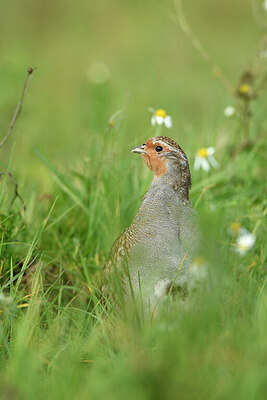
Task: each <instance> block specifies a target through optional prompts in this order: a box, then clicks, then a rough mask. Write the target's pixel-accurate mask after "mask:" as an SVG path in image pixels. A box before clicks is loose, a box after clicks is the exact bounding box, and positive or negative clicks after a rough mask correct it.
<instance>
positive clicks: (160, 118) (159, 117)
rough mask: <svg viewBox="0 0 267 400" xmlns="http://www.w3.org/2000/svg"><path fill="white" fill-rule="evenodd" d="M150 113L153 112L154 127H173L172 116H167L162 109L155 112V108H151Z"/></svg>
mask: <svg viewBox="0 0 267 400" xmlns="http://www.w3.org/2000/svg"><path fill="white" fill-rule="evenodd" d="M149 111H151V112H153V115H152V118H151V124H152V125H153V126H155V125H165V126H166V128H171V127H172V117H171V116H170V115H167V113H166V111H165V110H162V109H161V108H160V109H158V110H154V108H149Z"/></svg>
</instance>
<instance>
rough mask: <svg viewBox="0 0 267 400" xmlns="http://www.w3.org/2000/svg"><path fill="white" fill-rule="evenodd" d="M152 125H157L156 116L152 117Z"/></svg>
mask: <svg viewBox="0 0 267 400" xmlns="http://www.w3.org/2000/svg"><path fill="white" fill-rule="evenodd" d="M151 124H152V126H155V125H156V117H155V115H152V118H151Z"/></svg>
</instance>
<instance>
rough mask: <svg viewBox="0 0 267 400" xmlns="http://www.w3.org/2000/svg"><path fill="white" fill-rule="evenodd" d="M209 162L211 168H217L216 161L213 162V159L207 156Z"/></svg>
mask: <svg viewBox="0 0 267 400" xmlns="http://www.w3.org/2000/svg"><path fill="white" fill-rule="evenodd" d="M208 160H209V162H210V163H211V165H212V166H213V168H218V167H219V165H220V164H219V163H218V161H217V160H215V158H214V157H213V156H209V157H208Z"/></svg>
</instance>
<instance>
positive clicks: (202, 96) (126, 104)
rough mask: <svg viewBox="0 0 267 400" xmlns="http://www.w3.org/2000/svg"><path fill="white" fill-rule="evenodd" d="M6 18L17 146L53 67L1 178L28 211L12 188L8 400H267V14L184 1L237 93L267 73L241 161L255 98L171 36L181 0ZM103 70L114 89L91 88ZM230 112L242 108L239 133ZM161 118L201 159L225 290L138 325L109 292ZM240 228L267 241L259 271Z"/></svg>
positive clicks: (5, 302) (197, 199) (199, 293)
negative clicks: (105, 281) (144, 150)
mask: <svg viewBox="0 0 267 400" xmlns="http://www.w3.org/2000/svg"><path fill="white" fill-rule="evenodd" d="M2 3H3V4H1V9H2V11H1V15H0V34H1V38H2V39H3V40H1V44H0V48H1V53H2V57H1V63H0V84H1V91H0V111H1V118H0V132H1V138H2V137H4V135H5V132H6V130H7V128H8V126H9V123H10V121H11V117H12V114H13V112H14V109H15V106H16V104H17V101H18V98H19V95H20V90H21V89H22V85H23V79H24V78H25V74H26V69H27V67H28V66H37V69H36V71H35V74H34V77H33V80H32V83H31V86H30V89H29V92H28V93H27V96H26V98H25V103H24V108H23V111H22V114H21V116H20V117H19V119H18V120H17V122H16V125H15V128H14V130H13V132H12V134H11V136H10V138H9V139H8V141H7V143H6V144H5V146H4V147H2V148H1V149H0V152H1V153H0V155H1V171H3V172H4V171H5V172H6V171H10V172H11V173H12V174H13V176H14V177H15V179H16V181H17V182H18V183H19V192H20V194H21V195H22V197H23V199H24V201H25V204H26V210H25V211H23V210H22V204H21V202H20V200H19V199H18V198H17V199H16V201H15V203H14V204H13V205H12V206H11V205H10V202H11V200H12V197H13V194H14V186H13V184H12V182H11V181H10V179H9V178H8V176H7V175H4V176H2V177H1V181H0V284H1V289H0V320H1V323H0V399H27V400H28V399H36V398H38V399H40V400H41V399H42V398H44V399H47V398H48V397H49V398H51V399H60V398H64V399H65V398H66V399H74V398H75V399H88V398H89V399H90V398H94V399H98V398H107V399H125V398H127V399H136V398H138V399H165V398H166V399H177V398H181V399H216V400H217V399H218V400H221V399H242V400H243V399H249V400H250V399H259V400H260V399H263V398H264V396H265V393H266V391H267V385H266V358H267V339H266V327H267V312H266V311H267V294H266V286H265V285H266V251H267V248H266V239H265V238H266V223H265V218H266V201H265V200H264V194H265V188H266V184H265V180H266V179H265V175H264V169H265V164H266V159H265V155H266V144H265V141H264V134H265V133H266V111H265V110H266V94H265V93H264V90H263V89H262V90H258V86H261V87H263V85H262V84H261V82H262V80H263V78H264V76H265V74H266V58H265V59H264V58H257V57H256V54H257V51H258V49H259V43H260V39H261V38H262V36H263V34H264V32H265V31H264V29H263V28H264V26H265V30H266V18H267V17H266V13H265V14H264V12H263V11H262V10H261V6H260V4H259V3H255V4H258V7H256V14H255V15H254V17H253V13H252V12H251V8H250V2H244V1H243V0H238V1H235V2H232V1H230V0H227V1H224V2H219V3H217V2H214V1H213V0H203V1H202V2H199V4H196V2H195V1H193V0H190V1H187V2H185V13H186V16H187V18H188V21H189V23H190V25H191V27H192V29H193V31H194V33H195V35H196V37H197V38H198V40H200V41H201V42H202V43H203V44H204V47H205V48H206V49H207V51H208V52H209V54H210V56H211V59H212V60H213V61H214V62H215V63H216V64H218V65H219V66H220V67H221V68H222V69H223V70H224V72H225V73H226V75H227V76H228V79H229V80H230V81H231V84H232V85H233V87H234V88H236V90H237V88H238V85H239V82H240V77H241V75H242V74H243V72H244V71H245V70H250V71H251V72H252V73H253V74H254V76H255V85H254V86H253V87H254V89H253V90H254V91H255V92H256V93H257V97H256V98H255V99H253V100H251V101H249V107H250V109H251V110H250V111H251V116H250V126H249V138H250V140H251V141H252V143H251V144H250V146H248V147H246V148H244V149H241V147H240V146H241V145H242V143H244V142H243V141H244V124H243V122H242V118H243V116H244V113H243V112H242V107H243V106H244V105H245V100H244V98H241V97H239V98H237V97H236V96H234V97H232V96H231V95H230V94H229V93H228V92H227V91H225V89H224V88H223V86H222V85H221V83H220V81H219V80H218V79H217V78H216V77H215V76H214V75H213V74H212V72H211V70H210V66H209V65H208V64H206V63H205V62H204V61H203V60H202V59H201V57H200V55H199V54H198V53H197V52H196V51H195V50H194V49H193V47H192V44H191V43H190V41H189V40H188V38H186V37H185V36H184V34H183V32H182V31H181V29H180V28H179V27H178V26H177V25H176V24H174V23H173V22H172V21H173V13H174V6H173V3H172V2H171V1H170V2H169V1H167V0H166V1H152V0H148V1H147V2H141V1H139V2H138V1H137V2H131V1H123V0H115V1H114V2H109V1H107V0H105V1H103V2H98V1H92V2H87V1H85V0H84V1H83V0H79V1H78V2H76V3H77V4H76V5H75V9H74V6H73V2H71V1H69V0H67V1H66V0H65V1H64V2H63V1H61V0H57V1H54V2H51V4H50V3H49V4H46V6H44V5H42V4H41V3H40V2H34V1H33V0H27V1H25V2H20V1H14V2H13V4H12V7H11V6H10V5H9V4H7V3H4V2H2ZM144 3H145V4H144ZM215 3H216V5H215ZM255 17H256V18H255ZM226 20H227V26H226V23H225V21H226ZM257 21H258V22H257ZM264 24H265V25H264ZM97 61H102V62H104V63H105V64H106V65H107V66H108V69H109V72H110V78H109V80H108V81H107V82H105V83H103V84H101V85H96V84H94V83H93V82H92V81H90V80H89V79H88V68H89V67H90V65H91V64H92V63H93V62H97ZM227 105H235V106H236V107H237V108H238V107H239V109H240V110H239V111H238V113H237V115H236V116H235V117H234V118H232V119H227V118H225V117H224V115H223V110H224V108H225V107H226V106H227ZM148 107H155V108H164V109H166V110H167V111H168V113H169V114H170V115H171V116H172V118H173V128H172V129H171V130H167V129H165V130H163V133H164V134H167V135H168V136H170V137H172V138H173V139H175V140H176V141H177V142H178V143H179V144H180V145H181V146H182V148H183V149H184V151H185V152H186V154H187V155H188V158H189V162H190V166H191V170H192V183H193V186H192V190H191V201H192V204H193V206H194V207H195V208H196V210H197V212H198V213H199V215H200V218H201V224H202V228H203V231H204V235H205V246H204V248H203V250H202V253H203V256H204V257H205V259H206V263H207V269H208V276H207V279H206V280H205V281H204V282H200V283H199V285H198V286H197V287H196V290H195V292H194V293H192V294H191V295H190V296H189V298H187V300H186V302H185V304H183V303H182V304H181V303H180V301H179V299H176V301H175V302H174V303H171V304H170V305H169V307H165V308H164V309H163V310H162V312H161V313H160V314H159V315H158V316H154V318H152V319H148V318H145V317H144V316H143V315H142V313H140V315H139V314H138V319H137V318H136V317H137V315H136V310H131V309H129V310H126V311H127V312H126V314H125V313H124V315H123V316H118V315H117V313H116V311H114V312H110V311H106V310H104V309H103V308H102V306H101V304H100V303H99V293H98V289H99V280H100V271H101V268H102V266H103V265H104V263H105V261H106V259H107V257H108V252H109V250H110V247H111V245H112V243H113V241H114V239H115V238H116V237H117V235H118V234H119V233H120V232H121V231H122V230H123V229H124V228H125V227H126V226H128V225H129V224H130V223H131V221H132V219H133V217H134V215H135V213H136V212H137V210H138V207H139V205H140V203H141V200H142V197H143V195H144V193H145V192H146V190H147V189H148V188H149V185H150V182H151V180H152V176H151V173H150V171H148V170H147V168H146V167H145V165H144V164H143V162H142V160H140V158H139V157H138V156H137V155H134V154H131V153H130V149H131V148H132V147H134V146H136V145H139V144H142V143H143V142H144V141H145V140H146V139H148V138H149V137H150V136H152V135H154V134H155V131H154V130H153V129H152V128H151V126H150V117H151V115H150V114H149V112H148V111H147V109H148ZM118 110H119V112H118V113H117V111H118ZM113 119H114V121H115V125H114V126H113V127H112V126H110V121H111V120H113ZM203 146H207V147H208V146H214V147H215V148H216V153H215V157H216V159H217V160H218V161H219V163H220V167H219V168H218V169H216V170H214V169H213V170H211V171H210V172H209V173H205V172H203V171H194V170H193V163H194V155H195V152H196V151H197V149H199V148H200V147H203ZM239 150H240V151H239ZM234 152H236V154H235V156H233V153H234ZM233 222H239V223H240V224H241V225H242V226H243V227H245V228H246V229H247V230H248V231H250V232H253V233H254V234H255V235H256V243H255V246H254V247H253V248H252V249H251V250H249V251H248V252H247V253H246V254H245V255H244V256H240V255H239V254H238V253H237V252H236V251H235V249H236V237H232V236H230V235H229V226H230V225H231V224H232V223H233ZM136 321H137V322H138V323H137V322H136Z"/></svg>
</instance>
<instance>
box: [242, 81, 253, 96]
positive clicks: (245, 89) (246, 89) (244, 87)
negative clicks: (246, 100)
mask: <svg viewBox="0 0 267 400" xmlns="http://www.w3.org/2000/svg"><path fill="white" fill-rule="evenodd" d="M250 91H251V87H250V86H249V85H248V84H247V83H243V84H242V85H240V86H239V93H241V94H248V93H249V92H250Z"/></svg>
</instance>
